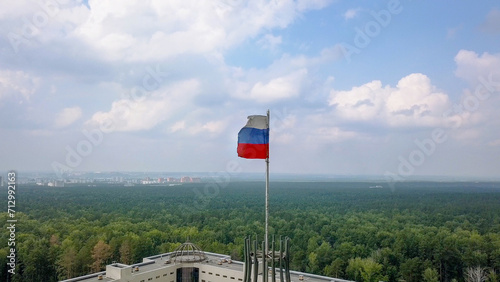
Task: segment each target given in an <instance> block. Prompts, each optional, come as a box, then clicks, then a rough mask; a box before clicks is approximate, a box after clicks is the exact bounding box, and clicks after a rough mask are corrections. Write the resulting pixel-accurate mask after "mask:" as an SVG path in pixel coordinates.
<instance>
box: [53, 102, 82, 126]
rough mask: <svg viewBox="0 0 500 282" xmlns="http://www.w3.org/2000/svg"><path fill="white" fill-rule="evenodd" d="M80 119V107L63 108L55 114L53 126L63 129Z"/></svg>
mask: <svg viewBox="0 0 500 282" xmlns="http://www.w3.org/2000/svg"><path fill="white" fill-rule="evenodd" d="M81 117H82V109H81V108H80V107H70V108H65V109H63V110H62V111H61V112H59V113H58V114H57V117H56V119H55V121H54V126H55V127H57V128H64V127H67V126H69V125H71V124H73V123H74V122H75V121H77V120H79V119H80V118H81Z"/></svg>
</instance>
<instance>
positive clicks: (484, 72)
mask: <svg viewBox="0 0 500 282" xmlns="http://www.w3.org/2000/svg"><path fill="white" fill-rule="evenodd" d="M455 63H456V64H457V69H456V70H455V75H456V76H458V77H460V78H462V79H464V80H466V81H467V82H469V83H470V84H472V85H473V86H475V85H476V84H477V83H480V82H481V81H480V80H483V81H484V80H487V81H489V80H493V79H495V81H496V82H497V83H500V53H497V54H490V53H487V52H485V53H483V54H482V55H479V54H477V53H476V52H474V51H469V50H460V51H459V52H458V54H457V55H456V56H455Z"/></svg>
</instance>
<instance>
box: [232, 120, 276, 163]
mask: <svg viewBox="0 0 500 282" xmlns="http://www.w3.org/2000/svg"><path fill="white" fill-rule="evenodd" d="M238 157H241V158H245V159H267V158H268V157H269V121H268V118H267V116H249V117H248V122H247V125H245V127H243V128H242V129H241V130H240V132H239V133H238Z"/></svg>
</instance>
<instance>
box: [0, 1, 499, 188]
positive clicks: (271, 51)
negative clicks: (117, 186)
mask: <svg viewBox="0 0 500 282" xmlns="http://www.w3.org/2000/svg"><path fill="white" fill-rule="evenodd" d="M0 34H1V37H0V38H1V39H0V50H1V52H0V62H1V63H0V155H1V158H0V159H1V161H0V171H8V170H16V171H18V172H19V175H22V172H23V171H44V172H47V171H48V172H54V173H56V174H59V175H61V174H62V173H63V172H68V171H70V172H75V171H103V172H110V171H144V172H147V171H153V172H155V171H170V172H217V171H221V172H227V173H234V172H237V173H261V172H264V171H265V163H264V161H262V160H246V159H240V158H238V157H237V154H236V147H237V133H238V131H239V129H241V128H242V127H243V126H244V125H245V124H246V121H247V116H249V115H265V113H266V111H267V109H269V110H270V112H271V123H270V132H271V133H270V134H271V135H270V171H271V175H273V173H290V174H304V175H306V174H324V175H377V176H384V177H386V178H387V179H389V180H391V181H396V182H397V181H404V180H408V179H412V178H414V177H419V176H448V177H486V178H495V177H498V176H500V163H499V160H500V111H498V108H500V45H499V42H500V4H499V3H498V1H493V0H487V1H481V2H477V1H471V0H466V1H460V2H456V3H455V2H454V3H453V6H451V5H449V3H445V2H421V1H409V0H406V1H405V0H401V1H398V0H388V1H374V2H366V1H341V0H338V1H333V0H331V1H330V0H314V1H306V0H296V1H291V0H290V1H264V0H257V1H251V2H247V1H241V0H218V1H207V2H203V3H201V2H199V1H194V0H193V1H175V2H172V1H165V2H164V1H156V0H153V1H139V0H127V1H118V0H106V1H97V0H96V1H94V0H90V1H81V0H75V1H60V0H57V1H52V2H43V1H42V2H41V3H40V4H38V5H34V3H33V2H32V1H28V0H21V1H16V2H15V3H7V2H5V3H1V4H0Z"/></svg>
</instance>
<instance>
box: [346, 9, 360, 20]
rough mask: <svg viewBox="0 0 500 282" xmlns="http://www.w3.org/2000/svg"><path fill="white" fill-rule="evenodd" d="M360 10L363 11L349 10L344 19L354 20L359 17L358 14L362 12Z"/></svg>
mask: <svg viewBox="0 0 500 282" xmlns="http://www.w3.org/2000/svg"><path fill="white" fill-rule="evenodd" d="M360 10H361V9H359V8H357V9H349V10H347V11H346V12H345V13H344V19H345V20H350V19H353V18H355V17H357V16H358V14H359V11H360Z"/></svg>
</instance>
